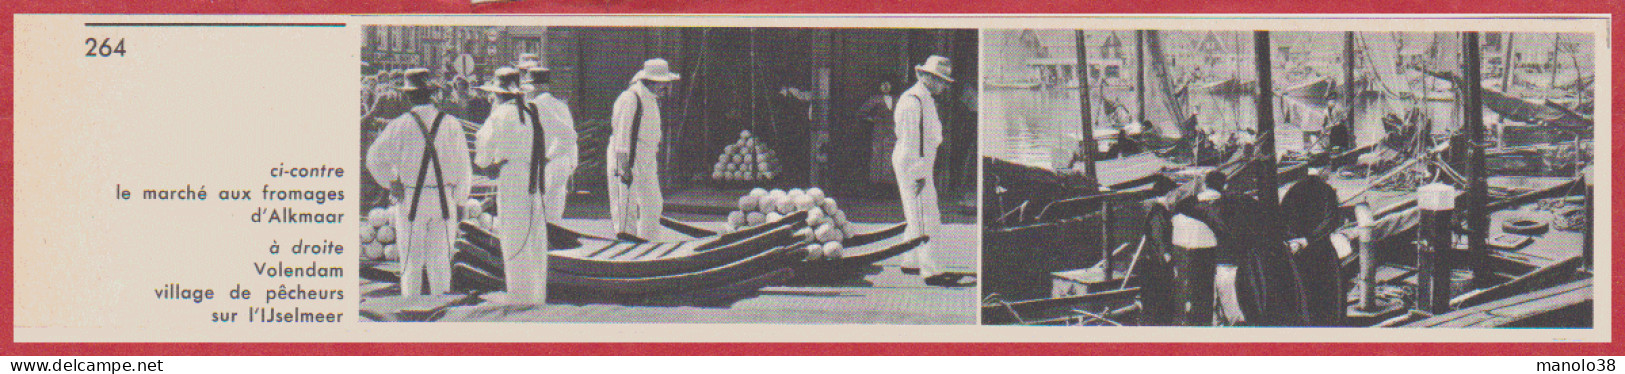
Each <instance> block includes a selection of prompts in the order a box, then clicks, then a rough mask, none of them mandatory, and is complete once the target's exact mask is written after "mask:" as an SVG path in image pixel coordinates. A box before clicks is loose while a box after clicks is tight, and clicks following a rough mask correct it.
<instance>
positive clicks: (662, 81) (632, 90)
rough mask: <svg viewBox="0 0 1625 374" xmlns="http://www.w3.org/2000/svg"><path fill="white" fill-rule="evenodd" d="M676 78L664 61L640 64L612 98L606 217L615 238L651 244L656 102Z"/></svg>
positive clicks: (656, 222)
mask: <svg viewBox="0 0 1625 374" xmlns="http://www.w3.org/2000/svg"><path fill="white" fill-rule="evenodd" d="M677 79H678V76H677V73H673V72H671V66H670V65H669V64H667V63H666V60H664V59H658V58H656V59H651V60H648V61H644V62H643V70H640V71H638V73H637V74H636V75H633V76H632V82H631V86H629V87H627V88H626V91H624V92H621V96H620V97H619V98H616V99H615V106H614V107H613V114H612V115H611V116H610V126H611V128H612V130H613V132H612V133H611V135H610V138H609V147H608V148H609V151H608V152H609V155H608V158H606V160H608V161H609V162H608V163H607V164H608V165H607V166H608V169H609V170H607V172H608V174H609V214H610V219H611V221H612V224H613V226H614V228H615V232H616V233H617V234H627V235H631V236H635V237H638V238H643V239H648V240H653V239H655V237H656V235H658V231H657V230H659V229H660V211H661V209H662V208H663V205H664V204H665V199H664V197H662V196H661V195H660V176H659V175H658V173H659V170H660V162H659V159H658V158H657V157H658V156H659V155H660V136H661V131H660V130H661V129H660V102H659V99H660V98H661V97H665V96H667V95H669V94H670V91H671V85H672V81H676V80H677Z"/></svg>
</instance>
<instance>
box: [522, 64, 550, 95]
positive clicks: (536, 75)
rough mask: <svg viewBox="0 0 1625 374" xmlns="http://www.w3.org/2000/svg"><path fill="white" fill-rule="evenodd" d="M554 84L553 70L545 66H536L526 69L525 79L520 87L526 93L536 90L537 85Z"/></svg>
mask: <svg viewBox="0 0 1625 374" xmlns="http://www.w3.org/2000/svg"><path fill="white" fill-rule="evenodd" d="M548 83H553V70H552V69H548V68H547V67H545V66H535V67H531V68H529V69H525V78H524V79H522V80H521V82H520V87H524V88H525V90H526V91H531V90H535V86H536V85H543V84H548Z"/></svg>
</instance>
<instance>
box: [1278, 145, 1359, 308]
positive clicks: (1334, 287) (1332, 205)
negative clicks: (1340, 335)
mask: <svg viewBox="0 0 1625 374" xmlns="http://www.w3.org/2000/svg"><path fill="white" fill-rule="evenodd" d="M1321 173H1322V172H1321V170H1320V169H1319V168H1310V169H1309V175H1308V176H1306V177H1304V178H1303V180H1300V181H1298V182H1297V183H1294V184H1292V187H1289V188H1288V189H1287V191H1286V194H1285V195H1283V196H1282V198H1281V206H1283V207H1289V208H1288V209H1282V210H1281V221H1282V222H1285V223H1286V238H1287V248H1288V249H1289V250H1290V251H1291V253H1292V258H1293V261H1294V262H1295V263H1296V264H1297V266H1296V269H1295V270H1296V271H1297V273H1298V279H1301V280H1302V281H1303V288H1304V294H1305V295H1306V298H1305V300H1304V301H1305V302H1307V305H1306V306H1305V307H1306V309H1307V310H1308V323H1309V325H1310V326H1338V325H1341V324H1342V321H1343V316H1344V315H1345V314H1346V312H1345V311H1344V308H1345V307H1346V303H1345V300H1346V299H1347V298H1348V290H1346V289H1344V287H1343V277H1342V275H1341V273H1342V262H1341V261H1340V259H1339V258H1338V256H1337V251H1336V250H1335V249H1333V247H1332V241H1331V239H1330V235H1331V234H1332V232H1334V231H1337V229H1338V228H1340V227H1342V226H1343V221H1344V219H1343V216H1342V215H1341V214H1339V212H1338V199H1337V189H1335V188H1333V187H1332V186H1331V185H1330V184H1327V183H1326V180H1325V178H1324V177H1323V176H1321Z"/></svg>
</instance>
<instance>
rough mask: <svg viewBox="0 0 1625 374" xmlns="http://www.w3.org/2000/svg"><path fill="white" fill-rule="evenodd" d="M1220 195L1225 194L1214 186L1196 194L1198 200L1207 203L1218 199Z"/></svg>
mask: <svg viewBox="0 0 1625 374" xmlns="http://www.w3.org/2000/svg"><path fill="white" fill-rule="evenodd" d="M1220 196H1223V194H1220V193H1219V191H1215V190H1213V189H1212V188H1209V189H1204V190H1202V192H1201V193H1198V194H1196V201H1200V202H1204V203H1205V202H1209V201H1214V200H1218V199H1219V197H1220Z"/></svg>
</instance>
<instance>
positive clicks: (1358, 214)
mask: <svg viewBox="0 0 1625 374" xmlns="http://www.w3.org/2000/svg"><path fill="white" fill-rule="evenodd" d="M1354 222H1355V224H1356V225H1357V226H1359V227H1371V226H1374V225H1376V224H1377V220H1376V218H1374V217H1372V213H1371V204H1370V203H1364V202H1362V203H1359V204H1356V205H1355V206H1354Z"/></svg>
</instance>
